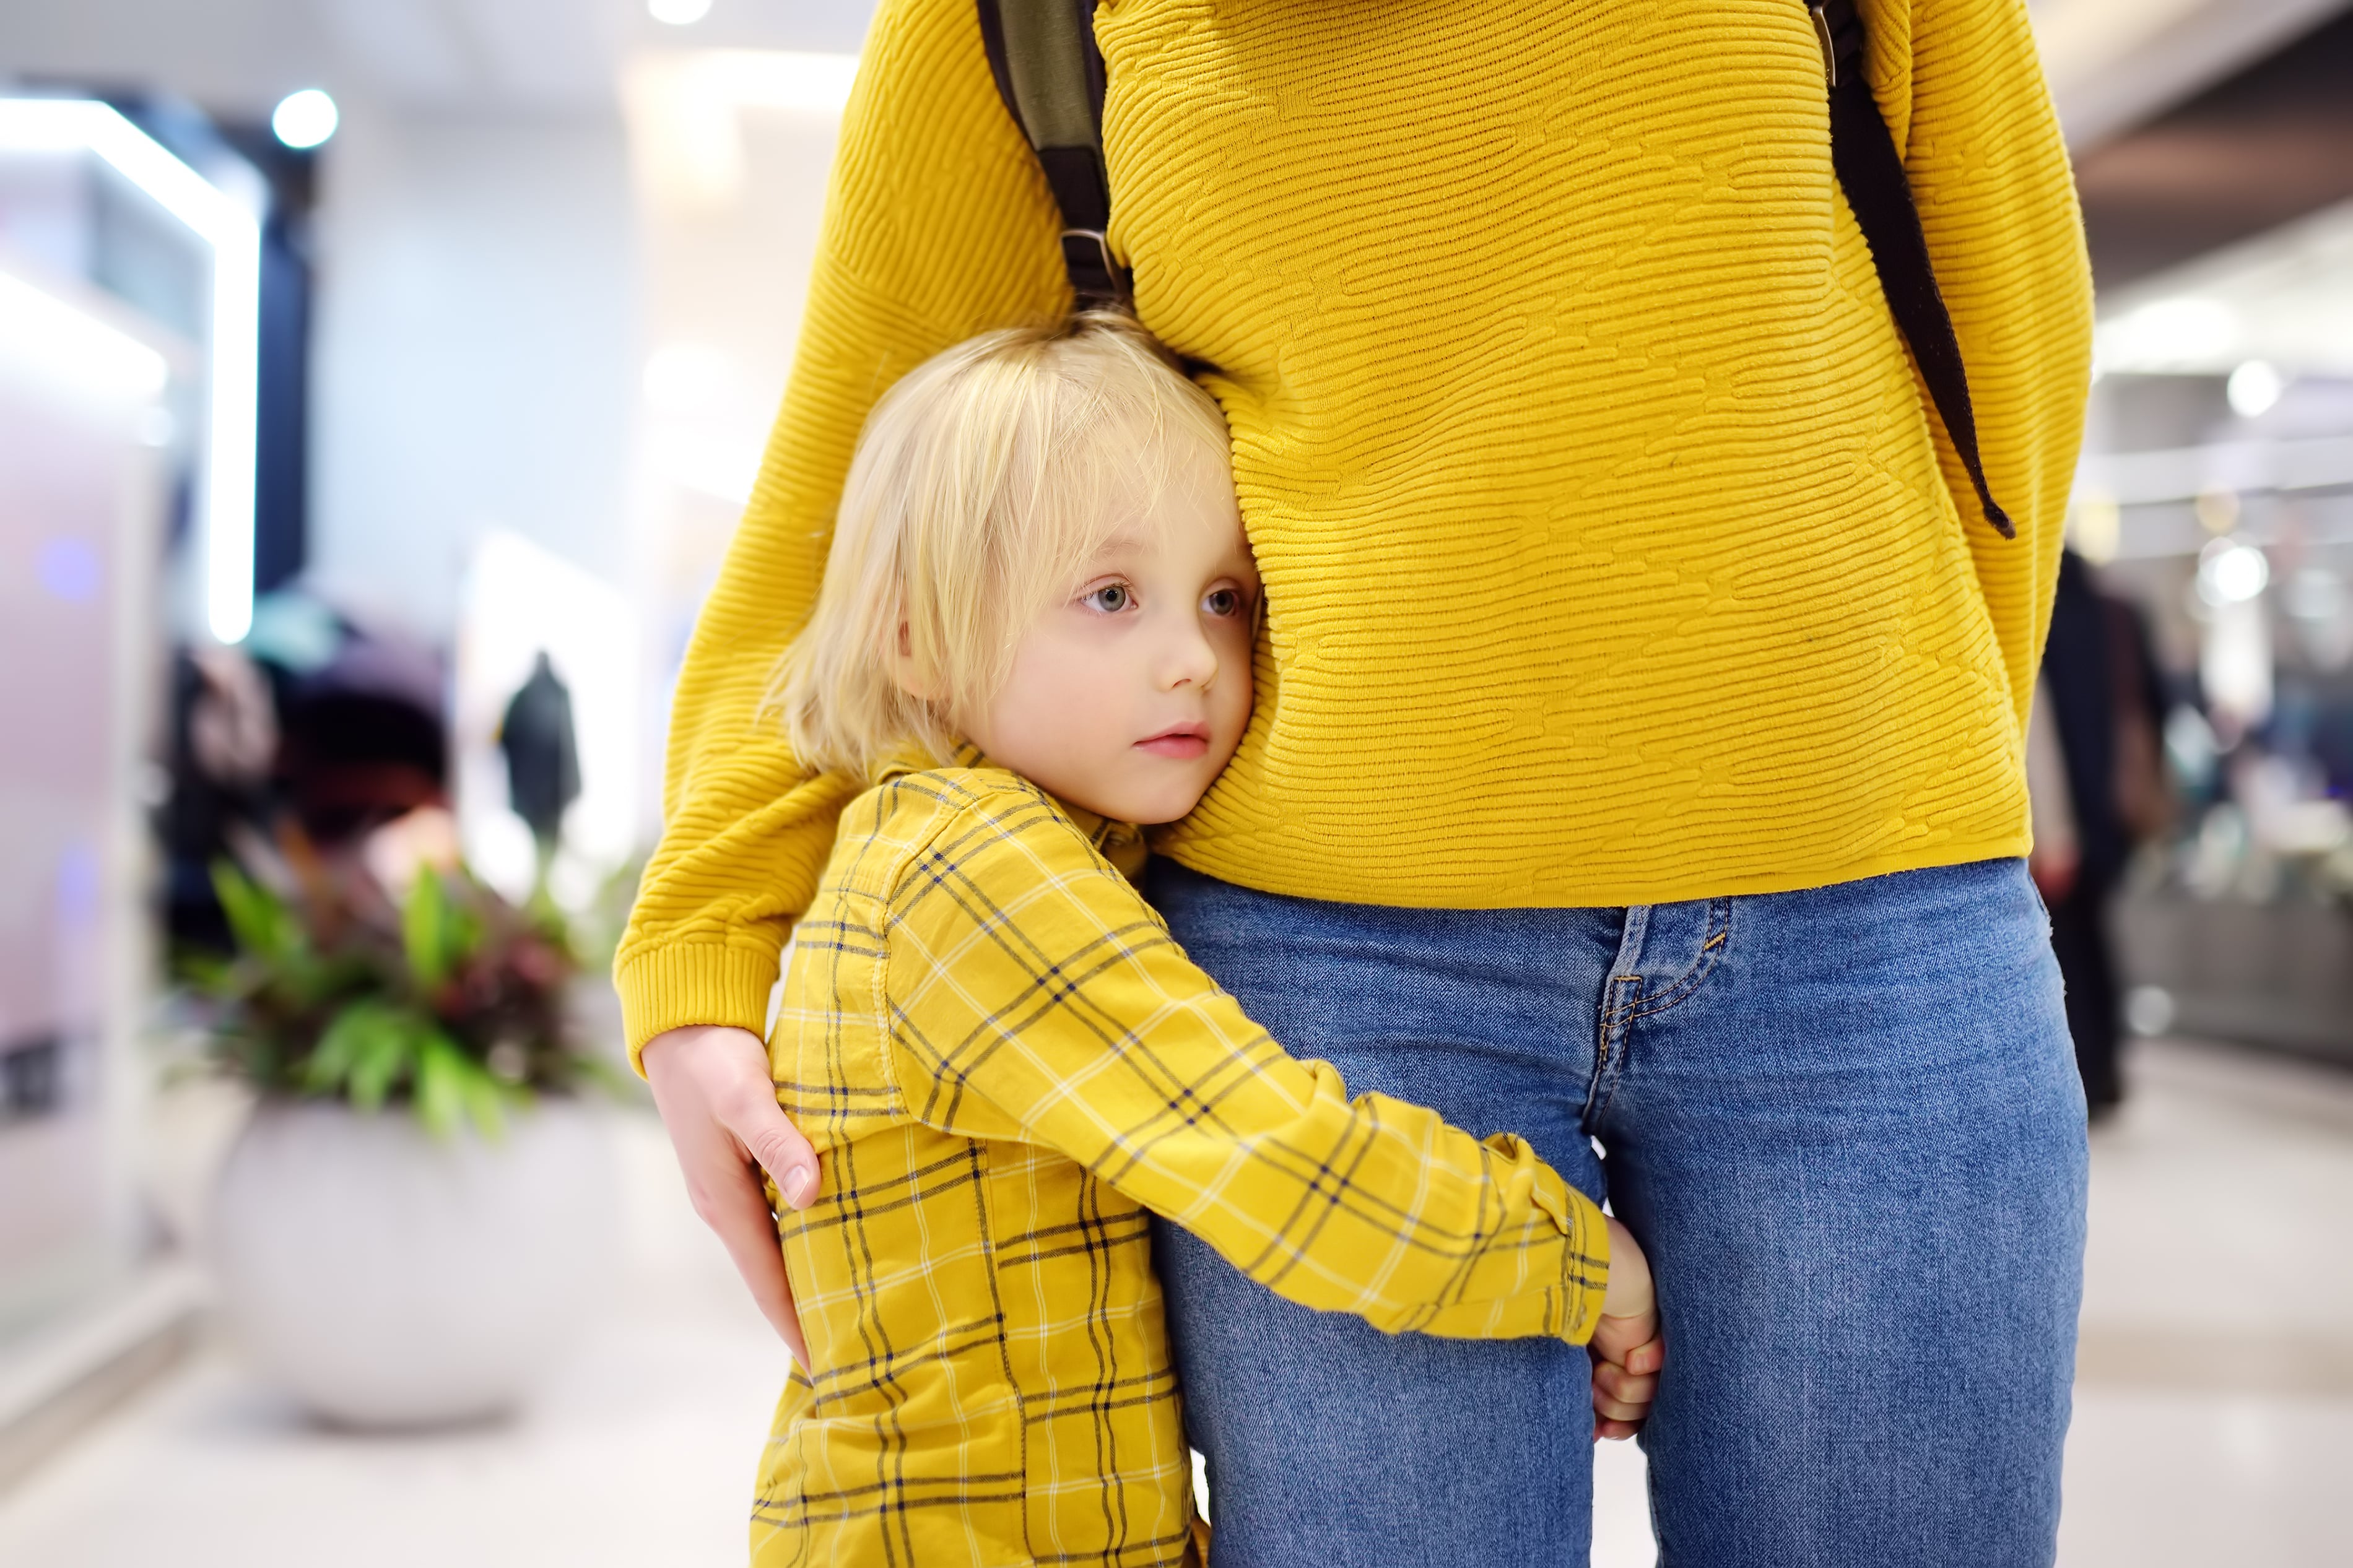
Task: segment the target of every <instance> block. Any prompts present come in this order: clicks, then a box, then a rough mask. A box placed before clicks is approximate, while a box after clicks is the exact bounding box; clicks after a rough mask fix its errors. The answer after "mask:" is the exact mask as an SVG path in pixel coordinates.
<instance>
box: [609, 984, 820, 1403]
mask: <svg viewBox="0 0 2353 1568" xmlns="http://www.w3.org/2000/svg"><path fill="white" fill-rule="evenodd" d="M641 1059H642V1060H643V1061H644V1062H645V1064H646V1083H647V1085H648V1087H649V1088H650V1089H652V1090H653V1091H654V1108H655V1109H656V1110H659V1111H660V1112H661V1119H662V1126H663V1128H664V1129H665V1130H666V1131H668V1132H669V1133H670V1147H671V1148H672V1149H674V1150H676V1151H677V1152H678V1166H679V1169H680V1170H681V1171H683V1172H685V1173H686V1192H687V1195H688V1196H689V1197H690V1198H691V1199H693V1200H694V1212H695V1213H696V1214H698V1215H702V1223H703V1224H705V1225H707V1226H710V1227H711V1228H712V1230H714V1231H717V1232H718V1233H719V1239H720V1240H721V1241H723V1242H724V1243H726V1245H727V1255H728V1257H730V1258H733V1259H734V1260H735V1271H736V1272H737V1273H738V1274H741V1275H742V1276H744V1284H746V1285H748V1286H750V1287H751V1288H752V1299H753V1300H754V1301H756V1302H758V1303H759V1305H760V1311H761V1314H762V1315H763V1316H765V1318H766V1319H767V1320H768V1322H769V1323H770V1325H771V1326H773V1327H774V1328H775V1329H776V1333H777V1335H778V1337H780V1338H781V1339H782V1340H783V1341H784V1342H785V1345H786V1349H788V1350H790V1351H791V1352H793V1359H794V1360H795V1361H797V1362H798V1363H801V1365H802V1366H803V1367H804V1368H806V1367H807V1365H808V1342H807V1340H806V1339H804V1338H803V1337H802V1335H801V1320H800V1313H799V1312H798V1311H797V1310H795V1309H794V1306H793V1286H792V1281H791V1280H790V1279H787V1278H786V1275H785V1258H784V1254H783V1252H781V1251H780V1250H779V1249H778V1248H777V1246H776V1217H775V1216H774V1215H771V1214H770V1213H769V1212H768V1196H767V1194H765V1192H763V1191H761V1189H760V1178H759V1174H758V1170H760V1169H765V1171H766V1172H767V1173H768V1174H769V1176H770V1177H771V1178H772V1179H773V1180H774V1181H775V1182H776V1190H777V1191H778V1192H781V1193H782V1194H784V1195H785V1201H786V1202H787V1203H789V1204H791V1205H793V1206H794V1207H795V1208H807V1206H808V1202H809V1200H810V1199H811V1198H813V1197H815V1196H817V1152H816V1151H815V1150H813V1149H811V1148H810V1147H809V1145H808V1140H807V1139H806V1138H803V1137H802V1136H801V1135H800V1134H799V1133H798V1132H797V1131H795V1130H794V1128H793V1124H792V1123H791V1122H789V1121H786V1120H785V1113H784V1112H783V1111H781V1110H777V1109H776V1085H775V1084H774V1083H773V1082H772V1081H771V1080H770V1079H769V1077H768V1048H767V1047H765V1045H763V1044H761V1042H760V1037H759V1036H757V1035H755V1034H754V1033H752V1032H751V1031H750V1030H749V1029H729V1028H722V1027H719V1026H702V1027H694V1028H686V1029H672V1030H670V1032H669V1033H668V1034H663V1035H657V1036H655V1037H653V1038H652V1039H650V1040H649V1041H647V1042H646V1048H645V1050H644V1052H643V1054H642V1057H641ZM755 1161H756V1162H757V1163H758V1166H757V1168H756V1169H755V1167H754V1162H755Z"/></svg>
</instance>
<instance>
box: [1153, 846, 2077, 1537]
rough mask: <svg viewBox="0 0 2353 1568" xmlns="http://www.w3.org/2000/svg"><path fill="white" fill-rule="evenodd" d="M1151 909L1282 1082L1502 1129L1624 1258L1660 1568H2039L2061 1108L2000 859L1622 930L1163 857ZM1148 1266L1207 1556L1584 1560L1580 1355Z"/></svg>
mask: <svg viewBox="0 0 2353 1568" xmlns="http://www.w3.org/2000/svg"><path fill="white" fill-rule="evenodd" d="M1150 892H1151V896H1152V899H1153V901H1154V903H1155V904H1156V905H1157V906H1158V908H1159V909H1160V910H1161V912H1162V913H1163V914H1164V915H1166V917H1167V919H1168V921H1169V924H1170V926H1171V927H1172V928H1173V929H1174V931H1175V932H1176V936H1177V938H1178V940H1179V941H1181V942H1183V943H1184V944H1185V947H1186V949H1187V951H1188V952H1190V953H1191V954H1192V956H1193V957H1194V959H1195V960H1197V961H1198V963H1200V964H1201V965H1202V966H1203V967H1205V968H1206V969H1208V972H1209V973H1211V974H1212V975H1214V976H1216V977H1217V979H1218V980H1219V983H1220V984H1223V985H1225V986H1226V987H1227V988H1228V989H1229V990H1230V991H1232V992H1233V993H1234V994H1235V995H1236V996H1238V997H1239V998H1240V1000H1241V1002H1242V1004H1243V1005H1244V1006H1245V1007H1247V1008H1248V1009H1249V1010H1250V1013H1251V1015H1252V1016H1255V1017H1256V1018H1257V1019H1258V1021H1259V1022H1260V1023H1261V1024H1262V1025H1264V1026H1266V1027H1267V1028H1268V1029H1269V1030H1271V1032H1272V1033H1273V1035H1274V1037H1276V1038H1277V1039H1279V1040H1281V1041H1282V1043H1283V1044H1284V1045H1285V1046H1286V1047H1289V1048H1290V1049H1291V1050H1292V1051H1293V1053H1294V1054H1296V1055H1300V1056H1306V1057H1321V1058H1324V1059H1326V1060H1329V1061H1331V1062H1332V1063H1334V1064H1335V1066H1337V1067H1338V1068H1340V1069H1341V1070H1342V1072H1343V1073H1344V1074H1345V1077H1346V1079H1347V1081H1348V1085H1349V1088H1350V1089H1351V1090H1352V1091H1353V1092H1359V1093H1360V1092H1363V1091H1365V1090H1367V1089H1377V1090H1380V1091H1381V1092H1383V1093H1386V1094H1391V1095H1397V1096H1399V1097H1401V1098H1403V1099H1407V1100H1417V1101H1419V1102H1421V1103H1424V1104H1427V1105H1431V1106H1434V1107H1437V1108H1438V1109H1439V1110H1442V1111H1444V1112H1445V1113H1446V1114H1447V1116H1448V1117H1450V1118H1451V1120H1453V1121H1455V1122H1456V1123H1458V1124H1459V1125H1461V1126H1463V1127H1466V1128H1469V1129H1471V1130H1472V1131H1476V1132H1480V1133H1487V1132H1493V1131H1505V1130H1509V1131H1516V1132H1519V1133H1521V1134H1523V1135H1525V1137H1526V1138H1528V1139H1529V1140H1530V1141H1531V1142H1533V1143H1534V1144H1535V1147H1536V1148H1537V1149H1538V1150H1539V1151H1540V1152H1542V1153H1543V1155H1544V1156H1545V1158H1546V1159H1547V1160H1549V1161H1551V1162H1552V1163H1553V1164H1554V1165H1555V1166H1556V1167H1557V1168H1558V1169H1559V1170H1560V1171H1561V1172H1562V1173H1564V1174H1565V1175H1567V1177H1568V1178H1569V1179H1570V1180H1571V1181H1573V1182H1575V1183H1576V1184H1578V1185H1579V1186H1581V1187H1583V1188H1584V1189H1585V1190H1586V1191H1587V1192H1588V1194H1591V1195H1592V1196H1594V1197H1595V1198H1597V1199H1599V1198H1603V1197H1607V1199H1608V1200H1609V1204H1610V1206H1611V1208H1612V1210H1613V1212H1615V1213H1616V1214H1617V1215H1619V1216H1620V1218H1622V1219H1623V1220H1624V1221H1625V1222H1626V1224H1627V1225H1628V1226H1630V1227H1631V1228H1632V1230H1633V1232H1634V1234H1635V1235H1636V1236H1637V1237H1640V1238H1641V1242H1642V1245H1643V1247H1644V1248H1645V1250H1646V1251H1648V1253H1649V1254H1650V1257H1651V1266H1652V1268H1653V1269H1654V1271H1655V1272H1656V1275H1657V1279H1658V1283H1659V1297H1660V1302H1661V1310H1662V1316H1663V1319H1664V1322H1665V1331H1666V1336H1667V1357H1668V1360H1667V1371H1666V1375H1665V1376H1664V1377H1663V1379H1662V1383H1661V1388H1660V1394H1659V1400H1658V1404H1657V1406H1656V1408H1655V1410H1654V1412H1653V1414H1652V1415H1651V1422H1650V1426H1649V1427H1648V1429H1647V1430H1646V1432H1645V1433H1644V1435H1643V1437H1642V1439H1641V1441H1642V1444H1643V1447H1644V1448H1645V1449H1646V1450H1647V1452H1648V1454H1649V1457H1650V1466H1651V1520H1652V1524H1653V1527H1654V1528H1655V1529H1656V1531H1657V1532H1658V1536H1659V1541H1660V1544H1661V1552H1662V1556H1661V1561H1662V1563H1663V1564H1664V1565H1665V1568H1742V1565H1746V1564H1757V1565H1759V1568H1762V1565H1766V1564H1771V1565H1774V1568H1792V1565H1800V1564H1803V1565H1812V1564H1823V1565H1830V1564H1836V1565H1838V1568H1870V1565H1873V1564H1890V1565H1894V1564H1902V1565H1905V1568H1914V1565H1924V1568H1925V1565H1930V1564H1943V1563H1952V1564H1957V1565H1958V1564H1967V1565H1968V1568H1989V1565H2000V1568H2018V1565H2023V1564H2033V1563H2049V1562H2051V1560H2052V1554H2053V1552H2054V1549H2055V1540H2056V1535H2057V1530H2058V1518H2059V1461H2060V1449H2061V1446H2062V1442H2063V1437H2064V1436H2065V1433H2066V1427H2067V1418H2068V1410H2069V1385H2070V1383H2071V1381H2072V1375H2073V1363H2074V1344H2075V1313H2076V1305H2077V1300H2078V1298H2079V1296H2080V1294H2081V1289H2082V1275H2083V1248H2084V1102H2083V1095H2082V1090H2081V1088H2080V1087H2079V1085H2078V1082H2077V1079H2076V1076H2075V1069H2074V1063H2073V1057H2072V1055H2071V1053H2070V1047H2069V1044H2068V1038H2067V1029H2066V1022H2065V1017H2064V1015H2063V1010H2062V1005H2061V999H2060V990H2059V977H2058V970H2057V967H2056V965H2055V964H2054V963H2053V962H2052V956H2051V945H2050V940H2049V935H2048V925H2047V921H2046V920H2045V917H2044V915H2043V911H2042V905H2041V903H2040V901H2039V900H2037V898H2036V896H2035V893H2034V890H2033V888H2032V886H2031V884H2030V883H2029V882H2028V880H2027V877H2026V871H2025V867H2024V865H2023V864H2022V863H2021V862H2019V861H2015V860H2000V861H1985V862H1980V863H1978V864H1974V865H1965V866H1956V867H1950V868H1938V869H1932V870H1922V871H1911V872H1905V873H1902V874H1899V875H1895V876H1888V877H1880V878H1874V879H1869V880H1866V881H1859V882H1850V883H1844V884H1841V885H1838V886H1834V887H1829V888H1821V889H1811V890H1809V891H1804V892H1794V893H1778V894H1771V895H1766V896H1758V897H1745V898H1726V899H1715V900H1703V901H1698V902H1693V903H1684V904H1668V905H1653V906H1647V907H1641V908H1634V909H1623V910H1614V909H1613V910H1403V909H1387V908H1377V907H1371V906H1365V905H1351V904H1333V903H1320V902H1315V901H1313V900H1298V899H1286V898H1279V897H1276V896H1273V895H1271V894H1265V893H1258V892H1252V891H1250V890H1248V889H1241V888H1237V887H1232V886H1229V885H1228V884H1226V883H1222V882H1219V881H1216V880H1213V879H1209V878H1206V877H1202V876H1199V875H1198V874H1196V873H1193V872H1190V871H1187V870H1186V869H1184V868H1181V867H1177V866H1175V865H1173V864H1170V863H1167V862H1165V861H1156V862H1155V866H1154V869H1153V872H1152V877H1151V883H1150ZM1597 1141H1598V1142H1599V1146H1600V1147H1599V1151H1597V1148H1596V1142H1597ZM1155 1248H1156V1254H1155V1256H1156V1261H1157V1263H1158V1266H1159V1268H1160V1271H1161V1275H1162V1278H1163V1280H1164V1283H1165V1285H1166V1289H1167V1293H1168V1300H1169V1322H1170V1329H1171V1331H1172V1333H1173V1334H1174V1336H1175V1341H1176V1354H1177V1363H1178V1366H1179V1369H1180V1371H1181V1373H1182V1374H1183V1378H1184V1383H1185V1390H1186V1397H1187V1421H1188V1424H1189V1427H1190V1431H1191V1435H1192V1437H1193V1441H1194V1444H1195V1446H1196V1447H1198V1448H1200V1449H1201V1450H1202V1452H1203V1453H1204V1454H1205V1455H1206V1456H1207V1457H1208V1468H1209V1480H1210V1514H1211V1517H1212V1519H1213V1520H1214V1521H1215V1527H1216V1540H1215V1546H1214V1562H1215V1568H1303V1565H1309V1564H1360V1563H1361V1564H1383V1565H1388V1564H1398V1563H1416V1564H1420V1565H1423V1568H1451V1565H1454V1564H1468V1563H1482V1564H1483V1563H1506V1562H1508V1563H1543V1564H1556V1563H1557V1564H1567V1563H1576V1564H1578V1565H1579V1568H1582V1565H1583V1564H1584V1563H1586V1561H1587V1558H1588V1542H1589V1540H1590V1533H1591V1498H1592V1471H1591V1454H1590V1433H1591V1410H1590V1403H1589V1389H1588V1364H1587V1362H1586V1359H1585V1354H1584V1352H1581V1351H1577V1350H1573V1349H1570V1348H1568V1347H1567V1346H1563V1345H1559V1344H1554V1343H1547V1342H1525V1341H1523V1342H1502V1343H1466V1342H1452V1341H1443V1340H1436V1339H1430V1338H1425V1337H1422V1336H1419V1335H1414V1334H1406V1335H1401V1336H1398V1337H1395V1338H1390V1337H1387V1336H1384V1335H1382V1334H1381V1333H1379V1332H1378V1331H1375V1330H1373V1329H1371V1328H1369V1327H1368V1326H1366V1325H1365V1324H1363V1323H1361V1322H1359V1321H1356V1320H1354V1319H1350V1318H1345V1317H1336V1316H1327V1315H1323V1314H1318V1313H1315V1312H1313V1311H1309V1310H1305V1309H1303V1308H1300V1307H1295V1306H1293V1305H1291V1304H1290V1303H1288V1302H1285V1301H1282V1300H1278V1299H1277V1298H1276V1297H1274V1296H1273V1295H1271V1294H1270V1293H1268V1292H1267V1291H1266V1290H1264V1289H1261V1288H1260V1287H1258V1286H1257V1285H1254V1284H1252V1283H1251V1282H1250V1280H1248V1279H1244V1278H1243V1277H1242V1276H1241V1275H1240V1274H1238V1273H1236V1272H1234V1271H1233V1270H1232V1269H1231V1268H1229V1267H1227V1265H1226V1264H1225V1263H1224V1262H1223V1261H1222V1260H1221V1259H1219V1258H1218V1257H1217V1255H1216V1254H1215V1253H1213V1252H1211V1251H1210V1250H1209V1249H1208V1247H1206V1246H1204V1245H1203V1244H1202V1243H1201V1242H1199V1241H1198V1240H1196V1239H1195V1238H1193V1237H1190V1236H1187V1234H1185V1233H1184V1232H1182V1231H1180V1230H1177V1229H1176V1228H1174V1227H1173V1226H1161V1227H1159V1229H1158V1230H1157V1231H1156V1232H1155Z"/></svg>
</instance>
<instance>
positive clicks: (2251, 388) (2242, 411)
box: [2223, 359, 2286, 419]
mask: <svg viewBox="0 0 2353 1568" xmlns="http://www.w3.org/2000/svg"><path fill="white" fill-rule="evenodd" d="M2285 390H2286V385H2285V384H2284V383H2283V382H2282V381H2281V380H2280V373H2279V372H2277V371H2275V370H2274V369H2273V368H2272V367H2271V366H2270V365H2269V364H2266V363H2264V362H2263V361H2262V360H2259V359H2251V360H2249V361H2248V362H2247V363H2244V364H2242V365H2241V366H2240V367H2239V368H2238V369H2236V370H2234V371H2232V373H2231V379H2230V381H2229V383H2228V384H2226V385H2225V386H2224V388H2223V393H2224V395H2226V396H2228V397H2229V398H2230V400H2231V412H2232V413H2233V414H2235V415H2237V416H2239V417H2240V418H2242V419H2253V418H2256V417H2258V416H2261V415H2263V414H2266V413H2268V412H2270V410H2271V406H2272V405H2273V404H2274V403H2277V402H2278V401H2279V400H2280V394H2281V393H2282V392H2284V391H2285Z"/></svg>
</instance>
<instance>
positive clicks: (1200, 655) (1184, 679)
mask: <svg viewBox="0 0 2353 1568" xmlns="http://www.w3.org/2000/svg"><path fill="white" fill-rule="evenodd" d="M1217 676H1218V650H1217V649H1216V648H1215V647H1212V646H1211V645H1210V642H1209V639H1208V637H1205V636H1203V635H1202V633H1201V628H1200V627H1198V626H1187V627H1186V628H1185V629H1184V631H1183V632H1181V633H1180V634H1179V635H1178V636H1177V637H1176V641H1175V644H1174V646H1172V647H1170V648H1169V650H1168V652H1167V654H1166V664H1165V665H1164V666H1163V675H1162V679H1163V681H1164V682H1165V683H1166V686H1167V688H1168V689H1170V690H1172V691H1173V690H1175V689H1177V688H1178V687H1180V686H1200V687H1206V686H1208V684H1209V682H1210V681H1212V680H1214V679H1217Z"/></svg>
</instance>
